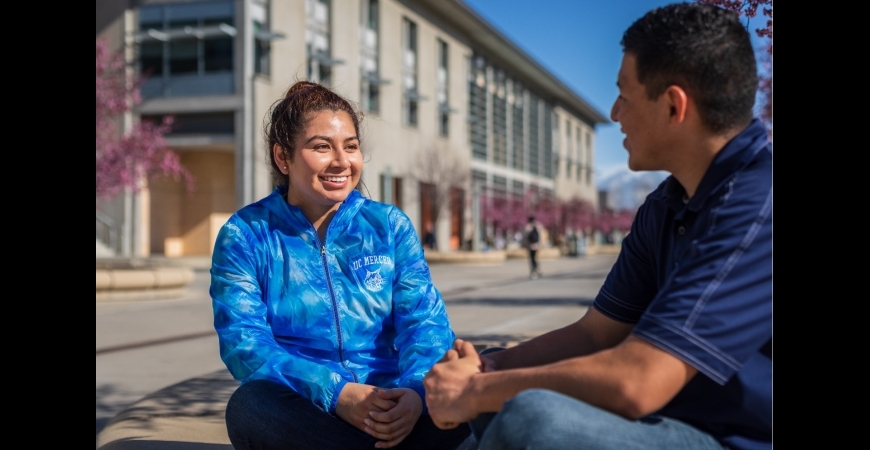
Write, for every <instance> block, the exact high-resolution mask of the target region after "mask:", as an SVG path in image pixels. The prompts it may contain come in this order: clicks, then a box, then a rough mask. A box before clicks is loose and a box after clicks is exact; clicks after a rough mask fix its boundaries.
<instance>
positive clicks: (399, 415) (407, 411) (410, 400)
mask: <svg viewBox="0 0 870 450" xmlns="http://www.w3.org/2000/svg"><path fill="white" fill-rule="evenodd" d="M378 396H379V398H380V399H381V400H383V401H389V402H395V404H396V406H395V407H393V408H392V409H390V410H388V411H372V412H371V413H370V414H369V416H370V417H369V418H368V419H366V420H365V423H366V425H367V427H366V429H365V432H366V433H368V434H370V435H372V436H374V437H376V438H378V439H380V440H381V441H380V442H378V443H376V444H375V447H377V448H390V447H394V446H396V445H398V444H399V443H400V442H402V440H404V439H405V438H406V437H407V436H408V435H409V434H411V431H412V430H413V429H414V425H415V424H416V423H417V419H419V418H420V414H422V413H423V399H422V398H420V395H419V394H417V392H416V391H414V390H413V389H408V388H395V389H382V388H381V389H378Z"/></svg>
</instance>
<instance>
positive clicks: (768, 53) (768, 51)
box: [697, 0, 773, 140]
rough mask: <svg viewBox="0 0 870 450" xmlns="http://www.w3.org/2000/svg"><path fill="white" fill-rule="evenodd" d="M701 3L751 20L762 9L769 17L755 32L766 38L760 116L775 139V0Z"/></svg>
mask: <svg viewBox="0 0 870 450" xmlns="http://www.w3.org/2000/svg"><path fill="white" fill-rule="evenodd" d="M697 1H698V2H699V3H706V4H708V5H716V6H719V7H721V8H725V9H727V10H730V11H734V12H735V13H736V14H738V15H740V16H742V17H745V18H746V26H747V28H748V27H749V20H750V19H752V18H754V17H756V16H757V15H758V14H759V9H761V14H762V16H763V17H767V20H766V21H765V24H764V26H762V27H760V28H756V29H755V34H756V35H757V36H758V37H760V38H762V39H764V40H765V43H764V45H763V46H762V48H761V49H759V52H758V60H759V67H758V72H759V73H758V78H759V83H758V93H759V98H760V103H759V105H758V117H759V118H760V119H761V120H762V121H763V122H764V125H765V126H767V133H768V135H770V139H771V140H773V0H697Z"/></svg>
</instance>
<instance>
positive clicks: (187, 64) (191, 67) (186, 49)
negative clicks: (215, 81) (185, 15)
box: [169, 39, 199, 75]
mask: <svg viewBox="0 0 870 450" xmlns="http://www.w3.org/2000/svg"><path fill="white" fill-rule="evenodd" d="M198 71H199V42H198V41H196V40H194V39H188V40H183V41H181V40H179V41H172V42H170V43H169V73H170V74H172V75H178V74H184V73H197V72H198Z"/></svg>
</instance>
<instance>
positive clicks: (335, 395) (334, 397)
mask: <svg viewBox="0 0 870 450" xmlns="http://www.w3.org/2000/svg"><path fill="white" fill-rule="evenodd" d="M346 384H347V380H345V379H344V378H342V379H340V380H339V382H338V384H336V385H335V390H333V391H332V392H333V394H332V399H330V400H329V413H330V414H332V415H335V408H336V407H337V406H338V396H339V395H340V394H341V390H342V389H344V386H345V385H346Z"/></svg>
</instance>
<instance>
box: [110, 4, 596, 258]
mask: <svg viewBox="0 0 870 450" xmlns="http://www.w3.org/2000/svg"><path fill="white" fill-rule="evenodd" d="M97 37H98V38H106V39H107V40H108V42H109V45H110V48H112V49H115V50H120V49H123V50H124V51H125V52H126V55H127V58H128V61H129V62H130V63H131V65H132V66H133V67H135V68H136V69H135V70H138V71H140V72H141V73H148V74H149V77H148V79H147V82H146V83H145V84H144V86H143V87H142V95H143V97H144V99H145V100H144V101H143V102H142V103H141V104H140V105H139V106H138V107H137V109H136V111H135V114H134V117H133V119H132V120H138V119H139V118H142V119H160V118H162V117H163V116H164V115H172V116H173V117H174V119H175V125H174V128H173V131H172V133H171V134H170V135H169V136H168V143H169V145H170V147H171V148H172V149H173V150H174V151H176V152H177V153H178V154H179V155H180V157H181V161H182V163H183V164H184V165H185V166H186V167H187V168H188V169H189V170H190V172H191V173H192V174H193V176H194V178H195V186H196V187H195V191H194V192H192V193H188V192H187V191H186V190H185V187H184V185H183V184H182V183H178V182H175V181H171V180H169V181H153V182H151V183H150V184H149V185H148V186H147V187H146V188H145V189H143V190H142V192H141V193H139V194H135V195H133V194H130V195H127V196H124V197H122V198H119V199H116V200H114V201H112V202H111V203H110V204H107V205H104V207H103V208H102V209H103V213H105V214H104V215H102V216H101V214H103V213H98V218H97V222H98V229H99V226H100V223H101V221H102V222H105V223H107V224H109V225H111V226H113V227H115V228H116V229H117V230H121V237H120V238H119V239H118V240H117V242H120V243H121V244H119V245H118V246H117V250H119V251H121V252H123V253H126V254H132V255H134V256H146V255H148V254H165V255H170V256H175V255H192V254H208V253H209V252H210V251H211V245H212V243H213V241H214V236H215V235H216V233H217V230H218V228H219V227H220V226H221V225H222V224H223V222H224V221H225V220H226V219H227V218H228V217H229V215H230V214H231V213H232V212H233V211H235V210H237V209H238V208H240V207H242V206H244V205H246V204H248V203H251V202H253V201H256V200H258V199H260V198H262V197H264V196H266V195H267V194H268V193H269V192H270V191H271V190H272V189H273V186H272V181H271V176H270V173H269V165H268V157H267V153H266V148H265V143H264V140H263V125H264V118H265V117H266V115H267V113H268V111H269V108H270V106H271V105H272V104H273V102H274V101H276V100H277V99H279V98H281V97H282V96H283V94H284V92H285V91H286V90H287V88H288V87H289V86H291V85H292V84H293V83H294V82H295V81H297V80H311V81H316V82H319V83H322V84H325V85H328V86H330V87H331V88H332V89H334V90H335V91H337V92H338V93H340V94H341V95H343V96H345V97H346V98H348V99H350V100H352V101H354V102H356V103H357V104H358V105H359V107H360V109H361V110H362V111H363V112H364V114H365V118H364V121H363V125H364V128H363V130H362V139H363V150H364V152H366V164H365V168H364V170H363V174H362V183H361V186H360V187H359V189H360V190H361V191H362V193H363V194H364V195H367V196H369V197H371V198H374V199H376V200H380V201H385V202H389V203H393V204H395V205H398V206H399V207H400V208H401V209H402V210H403V211H405V213H407V214H408V216H409V217H410V218H411V220H412V221H413V222H414V225H415V227H416V228H417V230H418V231H419V232H420V233H421V237H422V233H423V230H424V229H426V228H428V226H429V225H431V228H433V229H434V232H435V235H436V237H437V238H436V242H437V243H438V244H437V245H438V248H439V249H440V250H450V249H459V248H463V247H466V246H467V243H468V242H471V241H472V239H474V237H475V232H474V229H475V224H476V223H478V222H476V221H475V217H474V216H475V212H476V211H477V210H478V209H479V208H476V207H475V201H476V199H477V198H478V196H479V194H480V193H497V194H498V193H502V194H504V195H524V194H526V196H527V197H528V193H529V192H532V193H533V194H534V196H533V197H534V198H544V197H548V196H549V197H554V198H559V199H570V198H574V197H579V198H582V199H585V200H587V201H589V202H590V203H592V204H596V203H597V192H596V189H595V180H594V173H593V161H594V153H595V151H594V148H595V127H596V125H597V124H600V123H604V122H606V121H607V119H606V117H604V116H603V115H602V113H600V112H599V111H597V110H595V109H594V108H593V107H592V106H590V105H589V104H588V103H587V102H586V101H585V100H584V99H583V98H581V97H580V96H579V95H578V94H577V93H575V92H573V91H572V90H571V89H569V88H568V87H567V86H566V85H565V84H564V83H562V82H561V81H560V80H558V79H557V78H556V77H555V76H554V75H553V74H551V73H549V72H548V71H547V70H546V69H544V68H543V67H542V66H541V65H540V64H539V63H538V62H536V61H535V60H533V59H532V58H531V57H530V56H529V55H527V54H526V53H525V52H523V51H522V50H521V49H520V48H519V47H518V46H517V45H516V44H515V43H513V42H511V41H510V40H509V39H508V38H506V37H505V36H504V35H503V34H502V33H500V32H499V31H497V30H496V29H495V28H494V27H493V26H492V25H491V24H489V23H487V22H486V21H485V20H484V19H483V18H481V17H480V16H479V15H478V14H477V13H475V12H474V11H473V10H471V9H470V7H468V6H467V5H465V4H464V3H463V2H462V1H461V0H206V1H189V0H176V1H171V0H160V1H153V0H138V1H136V0H103V1H101V0H98V1H97ZM577 45H578V46H579V45H580V44H579V43H578V44H577ZM433 157H435V158H436V159H439V160H441V161H450V162H451V163H456V164H458V165H459V166H460V167H462V168H463V169H462V172H463V173H464V175H465V176H464V177H459V180H460V181H459V182H456V183H454V185H451V186H450V190H449V195H447V198H446V200H444V201H441V200H439V199H438V198H437V196H436V195H435V192H436V191H438V189H439V188H438V187H437V186H435V184H436V181H437V180H438V179H439V178H438V177H439V174H437V173H429V175H430V176H432V177H434V178H432V179H428V178H426V173H425V172H426V171H425V170H423V171H421V170H419V169H420V167H419V166H420V165H421V161H431V160H433V159H432V158H433ZM423 169H425V167H423ZM430 172H431V171H430ZM452 175H455V174H452ZM452 179H456V177H452ZM439 207H440V209H439V210H440V211H441V213H440V214H436V212H437V211H435V209H438V208H439ZM436 216H437V221H434V222H435V223H433V218H434V217H436ZM109 225H106V226H109ZM478 226H479V225H478ZM477 235H478V236H479V235H480V233H477ZM98 247H99V245H98Z"/></svg>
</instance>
